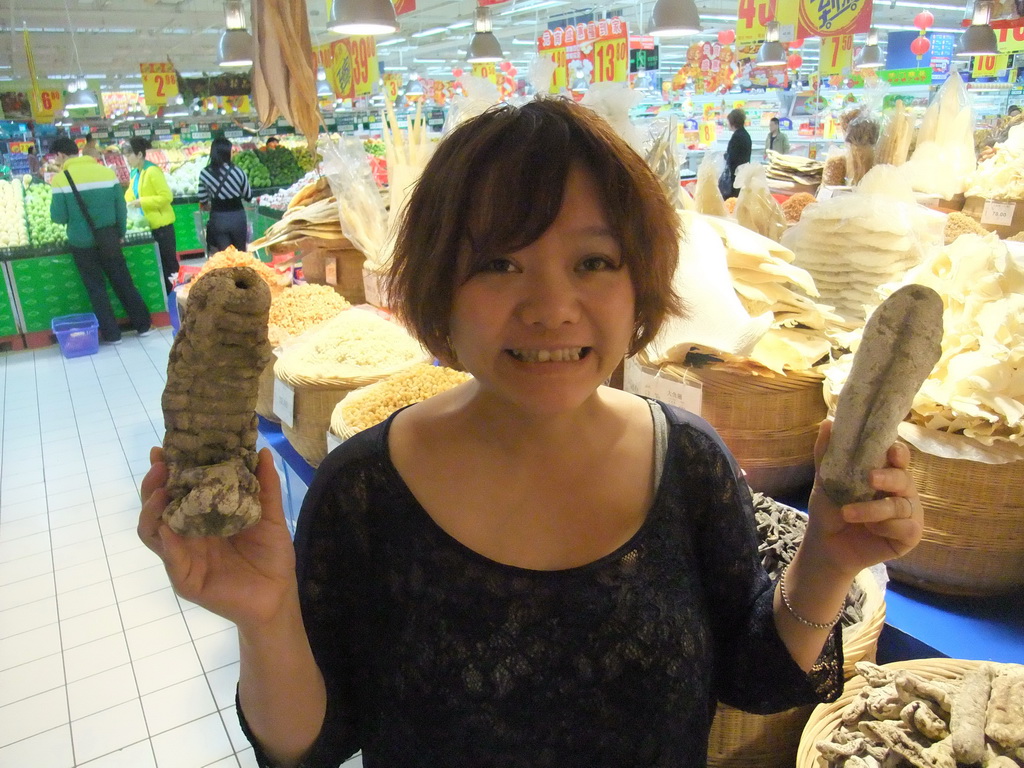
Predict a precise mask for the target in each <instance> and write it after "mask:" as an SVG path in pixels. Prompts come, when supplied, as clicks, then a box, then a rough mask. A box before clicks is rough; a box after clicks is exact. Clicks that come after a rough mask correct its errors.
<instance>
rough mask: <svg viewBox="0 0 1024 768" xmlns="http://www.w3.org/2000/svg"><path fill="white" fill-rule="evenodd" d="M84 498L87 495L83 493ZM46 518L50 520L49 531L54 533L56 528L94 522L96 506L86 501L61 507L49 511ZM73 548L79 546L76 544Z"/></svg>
mask: <svg viewBox="0 0 1024 768" xmlns="http://www.w3.org/2000/svg"><path fill="white" fill-rule="evenodd" d="M86 496H88V494H87V493H83V496H82V498H85V497H86ZM48 518H49V520H50V530H51V531H55V530H57V529H58V528H64V527H66V526H69V525H76V524H78V523H87V522H89V521H90V520H95V519H96V506H95V505H94V504H93V503H92V502H91V501H86V502H83V503H81V504H75V505H73V506H70V507H61V508H60V509H54V510H51V511H50V513H49V515H48ZM73 546H80V545H79V544H78V543H76V544H74V545H73Z"/></svg>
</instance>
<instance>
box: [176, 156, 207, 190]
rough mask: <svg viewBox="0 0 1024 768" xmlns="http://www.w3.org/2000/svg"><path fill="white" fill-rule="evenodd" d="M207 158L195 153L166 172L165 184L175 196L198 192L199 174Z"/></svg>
mask: <svg viewBox="0 0 1024 768" xmlns="http://www.w3.org/2000/svg"><path fill="white" fill-rule="evenodd" d="M208 162H209V158H207V157H203V156H201V155H197V156H195V157H193V158H192V159H191V160H189V161H188V162H186V163H184V164H182V165H180V166H178V167H177V168H175V169H174V170H173V171H171V172H170V173H168V174H167V185H168V186H169V187H170V188H171V193H172V194H173V195H174V196H175V197H186V196H188V195H196V194H199V174H200V173H201V172H202V170H203V168H205V167H206V164H207V163H208Z"/></svg>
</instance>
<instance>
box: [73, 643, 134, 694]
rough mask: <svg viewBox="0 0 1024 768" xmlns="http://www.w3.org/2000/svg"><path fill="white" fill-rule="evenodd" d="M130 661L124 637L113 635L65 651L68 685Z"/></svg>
mask: <svg viewBox="0 0 1024 768" xmlns="http://www.w3.org/2000/svg"><path fill="white" fill-rule="evenodd" d="M128 661H129V659H128V645H127V644H126V643H125V641H124V635H111V636H109V637H104V638H101V639H99V640H93V641H92V642H91V643H85V644H84V645H79V646H77V647H75V648H68V649H66V650H65V651H64V671H65V674H66V675H67V678H68V683H73V682H75V681H76V680H84V679H85V678H87V677H91V676H92V675H98V674H99V673H100V672H106V671H107V670H108V669H114V668H115V667H120V666H122V665H124V664H127V663H128Z"/></svg>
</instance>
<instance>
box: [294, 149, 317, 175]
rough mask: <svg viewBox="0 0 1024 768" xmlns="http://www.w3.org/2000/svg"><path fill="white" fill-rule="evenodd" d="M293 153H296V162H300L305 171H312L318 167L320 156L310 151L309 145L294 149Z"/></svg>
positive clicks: (300, 166)
mask: <svg viewBox="0 0 1024 768" xmlns="http://www.w3.org/2000/svg"><path fill="white" fill-rule="evenodd" d="M292 154H294V155H295V162H296V163H298V165H299V168H301V169H302V172H303V173H309V172H310V171H312V170H313V169H314V168H316V164H317V162H318V161H319V158H318V157H317V156H316V155H314V154H313V153H312V152H310V151H309V149H308V148H307V147H297V148H296V149H293V150H292Z"/></svg>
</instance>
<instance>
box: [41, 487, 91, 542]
mask: <svg viewBox="0 0 1024 768" xmlns="http://www.w3.org/2000/svg"><path fill="white" fill-rule="evenodd" d="M81 501H82V498H81V496H80V495H77V494H76V498H75V499H74V502H75V503H78V504H80V503H81ZM68 506H72V504H71V503H69V504H68ZM99 536H100V526H99V523H98V522H97V521H96V520H86V521H84V522H81V523H74V524H73V525H65V526H62V527H60V528H54V529H53V530H52V531H50V541H52V542H53V546H54V547H66V546H70V545H71V544H80V543H82V542H83V541H89V539H97V538H99Z"/></svg>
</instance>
